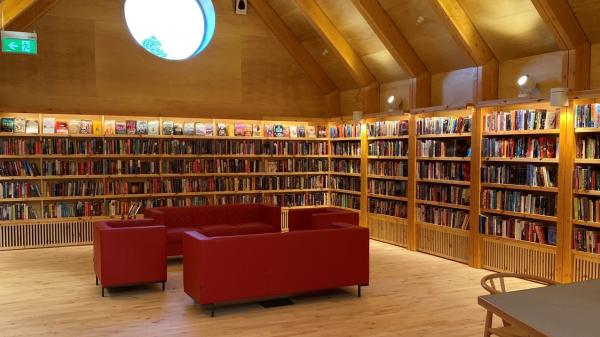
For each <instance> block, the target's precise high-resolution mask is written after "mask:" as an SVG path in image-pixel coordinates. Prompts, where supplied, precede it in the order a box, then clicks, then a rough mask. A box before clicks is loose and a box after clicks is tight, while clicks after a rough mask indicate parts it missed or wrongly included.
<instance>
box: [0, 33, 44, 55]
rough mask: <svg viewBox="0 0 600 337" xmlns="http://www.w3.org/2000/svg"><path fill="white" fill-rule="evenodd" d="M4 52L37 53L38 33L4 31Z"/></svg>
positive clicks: (2, 34)
mask: <svg viewBox="0 0 600 337" xmlns="http://www.w3.org/2000/svg"><path fill="white" fill-rule="evenodd" d="M1 38H2V52H4V53H10V54H29V55H35V54H37V34H36V33H27V32H11V31H2V33H1Z"/></svg>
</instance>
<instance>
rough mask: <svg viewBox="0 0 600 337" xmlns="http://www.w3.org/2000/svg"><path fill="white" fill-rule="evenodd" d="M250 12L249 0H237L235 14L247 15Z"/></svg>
mask: <svg viewBox="0 0 600 337" xmlns="http://www.w3.org/2000/svg"><path fill="white" fill-rule="evenodd" d="M247 12H248V0H235V14H240V15H246V13H247Z"/></svg>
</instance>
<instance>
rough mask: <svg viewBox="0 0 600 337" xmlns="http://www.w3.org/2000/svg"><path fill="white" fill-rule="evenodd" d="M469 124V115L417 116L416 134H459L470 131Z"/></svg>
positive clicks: (470, 123)
mask: <svg viewBox="0 0 600 337" xmlns="http://www.w3.org/2000/svg"><path fill="white" fill-rule="evenodd" d="M471 126H472V118H471V116H467V117H456V116H451V117H427V118H418V119H417V135H430V134H432V135H442V134H460V133H466V132H471Z"/></svg>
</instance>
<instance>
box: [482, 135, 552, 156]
mask: <svg viewBox="0 0 600 337" xmlns="http://www.w3.org/2000/svg"><path fill="white" fill-rule="evenodd" d="M558 149H559V146H558V138H556V137H552V136H550V137H546V136H542V137H509V138H505V137H502V138H495V137H485V138H483V141H482V156H483V157H496V158H540V159H545V158H558V155H559V153H558V152H559V151H558Z"/></svg>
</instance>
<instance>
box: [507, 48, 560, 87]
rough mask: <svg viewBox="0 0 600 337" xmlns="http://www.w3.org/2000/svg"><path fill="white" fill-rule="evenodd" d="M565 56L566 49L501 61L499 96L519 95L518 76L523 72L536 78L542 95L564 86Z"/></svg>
mask: <svg viewBox="0 0 600 337" xmlns="http://www.w3.org/2000/svg"><path fill="white" fill-rule="evenodd" d="M564 56H565V52H564V51H557V52H552V53H546V54H540V55H534V56H528V57H523V58H520V59H514V60H509V61H503V62H500V76H499V83H498V98H515V97H517V96H518V95H519V90H518V88H517V84H516V83H517V78H518V77H519V76H520V75H523V74H528V75H531V76H532V78H533V79H535V81H536V82H537V83H538V88H539V90H540V94H541V95H549V94H550V88H554V87H560V86H564V83H565V80H566V79H565V78H564V76H565V74H566V69H563V65H564V64H563V61H564V60H563V58H564Z"/></svg>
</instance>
